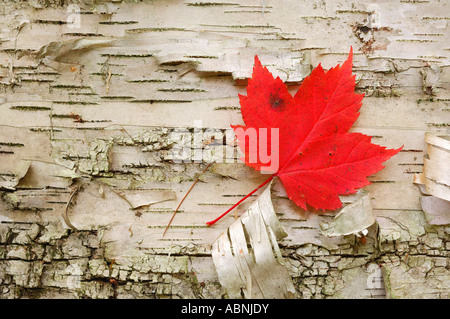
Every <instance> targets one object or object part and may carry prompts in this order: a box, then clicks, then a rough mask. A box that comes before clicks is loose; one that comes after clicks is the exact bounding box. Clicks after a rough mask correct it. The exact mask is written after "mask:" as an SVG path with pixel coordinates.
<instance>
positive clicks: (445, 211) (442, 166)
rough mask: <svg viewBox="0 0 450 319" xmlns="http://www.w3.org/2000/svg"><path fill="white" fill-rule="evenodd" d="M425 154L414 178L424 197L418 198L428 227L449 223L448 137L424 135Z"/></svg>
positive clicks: (449, 137)
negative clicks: (421, 167)
mask: <svg viewBox="0 0 450 319" xmlns="http://www.w3.org/2000/svg"><path fill="white" fill-rule="evenodd" d="M425 142H426V143H427V154H426V155H425V158H424V164H423V171H422V173H420V174H416V175H415V176H414V183H416V184H417V185H419V187H420V190H421V192H422V193H423V194H424V195H425V196H422V197H421V198H420V203H421V205H422V209H423V211H424V212H425V214H426V217H427V221H428V223H429V224H430V225H446V224H449V223H450V166H449V165H448V163H450V136H435V135H432V134H430V133H426V135H425Z"/></svg>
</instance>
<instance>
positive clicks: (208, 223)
mask: <svg viewBox="0 0 450 319" xmlns="http://www.w3.org/2000/svg"><path fill="white" fill-rule="evenodd" d="M274 176H275V175H271V176H270V177H269V178H268V179H267V180H265V181H264V182H263V183H262V184H261V185H259V186H258V187H256V188H255V189H254V190H252V191H251V192H250V193H248V194H247V195H245V196H244V197H243V198H242V199H241V200H240V201H238V202H237V203H236V204H234V205H233V206H232V207H231V208H230V209H228V210H227V211H226V212H225V213H223V214H222V215H220V216H219V217H217V218H216V219H214V220H211V221H209V222H207V223H206V225H208V226H212V225H214V224H215V223H217V222H218V221H219V220H220V219H222V217H224V216H225V215H226V214H228V213H229V212H231V211H232V210H233V209H235V208H236V207H237V206H238V205H239V204H240V203H242V202H243V201H244V200H246V199H247V198H249V197H250V196H252V195H253V194H254V193H255V192H256V191H257V190H258V189H260V188H261V187H263V186H264V185H266V184H267V183H269V182H270V181H272V179H273V178H274Z"/></svg>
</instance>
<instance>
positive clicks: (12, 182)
mask: <svg viewBox="0 0 450 319" xmlns="http://www.w3.org/2000/svg"><path fill="white" fill-rule="evenodd" d="M30 165H31V162H30V161H18V162H17V165H16V166H15V167H14V169H13V171H12V172H11V175H12V178H7V179H6V178H5V177H2V178H3V180H0V190H1V189H7V190H15V189H16V186H17V185H18V184H19V182H20V180H21V179H22V178H23V177H24V176H25V175H26V174H27V172H28V170H29V169H30Z"/></svg>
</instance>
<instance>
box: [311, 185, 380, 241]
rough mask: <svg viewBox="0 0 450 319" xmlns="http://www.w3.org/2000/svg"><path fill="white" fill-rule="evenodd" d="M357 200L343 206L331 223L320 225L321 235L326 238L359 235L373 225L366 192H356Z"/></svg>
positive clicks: (370, 206)
mask: <svg viewBox="0 0 450 319" xmlns="http://www.w3.org/2000/svg"><path fill="white" fill-rule="evenodd" d="M358 195H359V198H357V199H356V200H355V201H354V202H353V203H351V204H349V205H347V206H345V207H344V208H342V209H341V211H340V212H339V213H338V214H336V216H335V217H334V219H333V220H332V221H331V222H328V223H326V222H324V223H322V224H320V228H322V233H323V234H324V235H327V236H330V237H332V236H345V235H350V234H355V235H359V233H360V232H363V231H364V230H365V229H367V228H368V227H370V226H371V225H373V223H375V217H374V215H373V212H372V205H371V203H370V196H369V192H368V191H367V190H364V189H362V190H360V191H359V192H358Z"/></svg>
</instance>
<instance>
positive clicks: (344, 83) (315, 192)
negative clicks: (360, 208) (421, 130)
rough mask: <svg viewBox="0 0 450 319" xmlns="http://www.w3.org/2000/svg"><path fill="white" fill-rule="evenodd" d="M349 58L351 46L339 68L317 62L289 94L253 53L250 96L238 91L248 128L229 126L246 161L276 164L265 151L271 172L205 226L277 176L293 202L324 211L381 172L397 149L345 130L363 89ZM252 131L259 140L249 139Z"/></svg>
mask: <svg viewBox="0 0 450 319" xmlns="http://www.w3.org/2000/svg"><path fill="white" fill-rule="evenodd" d="M352 58H353V51H352V50H350V54H349V56H348V59H347V60H346V61H345V62H344V63H343V64H342V66H339V65H338V66H336V67H334V68H332V69H330V70H328V71H327V72H325V71H324V70H323V69H322V67H321V65H320V64H319V65H318V66H317V67H316V68H315V69H314V70H313V71H312V72H311V74H310V75H309V76H308V77H306V78H305V79H304V81H303V83H302V85H301V86H300V88H299V89H298V91H297V93H296V94H295V95H294V96H292V95H291V94H290V93H289V92H288V90H287V87H286V85H285V84H284V83H283V81H282V80H281V79H280V78H279V77H277V78H274V77H273V76H272V74H271V73H270V72H269V71H268V70H267V68H266V67H263V66H262V65H261V62H260V61H259V59H258V57H257V56H255V66H254V69H253V76H252V78H251V79H249V82H248V86H247V96H243V95H239V98H240V104H241V112H242V118H243V120H244V123H245V126H241V125H236V126H232V127H233V129H234V131H235V134H236V136H237V138H238V141H239V146H240V148H241V150H242V152H243V153H244V157H243V158H242V159H241V160H243V161H244V163H245V164H246V165H248V166H250V167H252V168H254V169H256V170H259V171H263V172H267V171H270V170H271V169H273V167H274V165H272V164H273V163H271V165H268V162H267V160H268V156H266V155H271V156H270V158H271V159H272V161H273V159H274V158H277V159H278V161H277V165H276V170H275V171H272V175H271V177H270V178H269V179H268V180H266V181H265V182H264V183H263V184H261V185H260V186H258V187H257V188H256V189H255V190H254V191H252V192H251V193H249V194H248V195H247V196H245V197H244V198H243V199H242V200H241V201H239V202H238V203H236V205H234V206H233V207H231V208H230V209H229V210H228V211H227V212H226V213H224V214H223V215H222V216H220V217H219V218H217V219H216V220H214V221H211V222H208V223H207V224H208V225H212V224H214V223H215V222H216V221H217V220H219V219H220V218H221V217H223V216H224V215H226V214H227V213H228V212H229V211H230V210H232V209H233V208H234V207H236V206H237V205H238V204H240V203H241V202H242V201H243V200H245V199H246V198H247V197H248V196H250V195H251V194H253V193H254V192H256V191H257V190H258V189H259V188H261V187H262V186H264V185H265V184H267V183H268V182H269V181H271V180H272V179H273V177H275V176H278V177H279V178H280V179H281V181H282V183H283V185H284V187H285V189H286V193H287V195H288V196H289V198H290V199H291V200H292V201H294V202H295V203H296V204H297V205H298V206H300V207H302V208H304V209H308V206H310V207H313V208H315V209H318V210H322V211H324V210H335V209H338V208H340V207H342V203H341V201H340V199H339V195H344V194H351V193H355V192H356V190H357V189H358V188H362V187H364V186H366V185H368V184H370V182H369V181H368V179H367V177H368V176H370V175H372V174H374V173H376V172H378V171H379V170H381V169H383V168H384V166H383V165H382V163H383V162H384V161H386V160H388V159H389V158H390V157H392V156H393V155H395V154H397V153H398V152H399V151H400V150H401V148H399V149H386V148H385V147H382V146H379V145H375V144H372V143H371V137H370V136H367V135H364V134H360V133H349V132H348V131H349V129H350V128H351V127H352V125H353V124H354V123H355V121H356V119H357V118H358V116H359V113H358V110H359V109H360V107H361V102H362V99H363V94H356V93H355V92H354V90H355V75H352ZM273 129H276V131H274V130H273ZM249 131H251V132H252V134H253V135H254V137H256V139H254V140H253V141H252V140H251V136H252V134H249ZM274 132H277V133H278V140H277V139H276V138H275V133H274ZM266 137H267V138H266ZM274 141H275V143H274ZM252 143H253V147H252ZM255 143H256V144H255Z"/></svg>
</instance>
